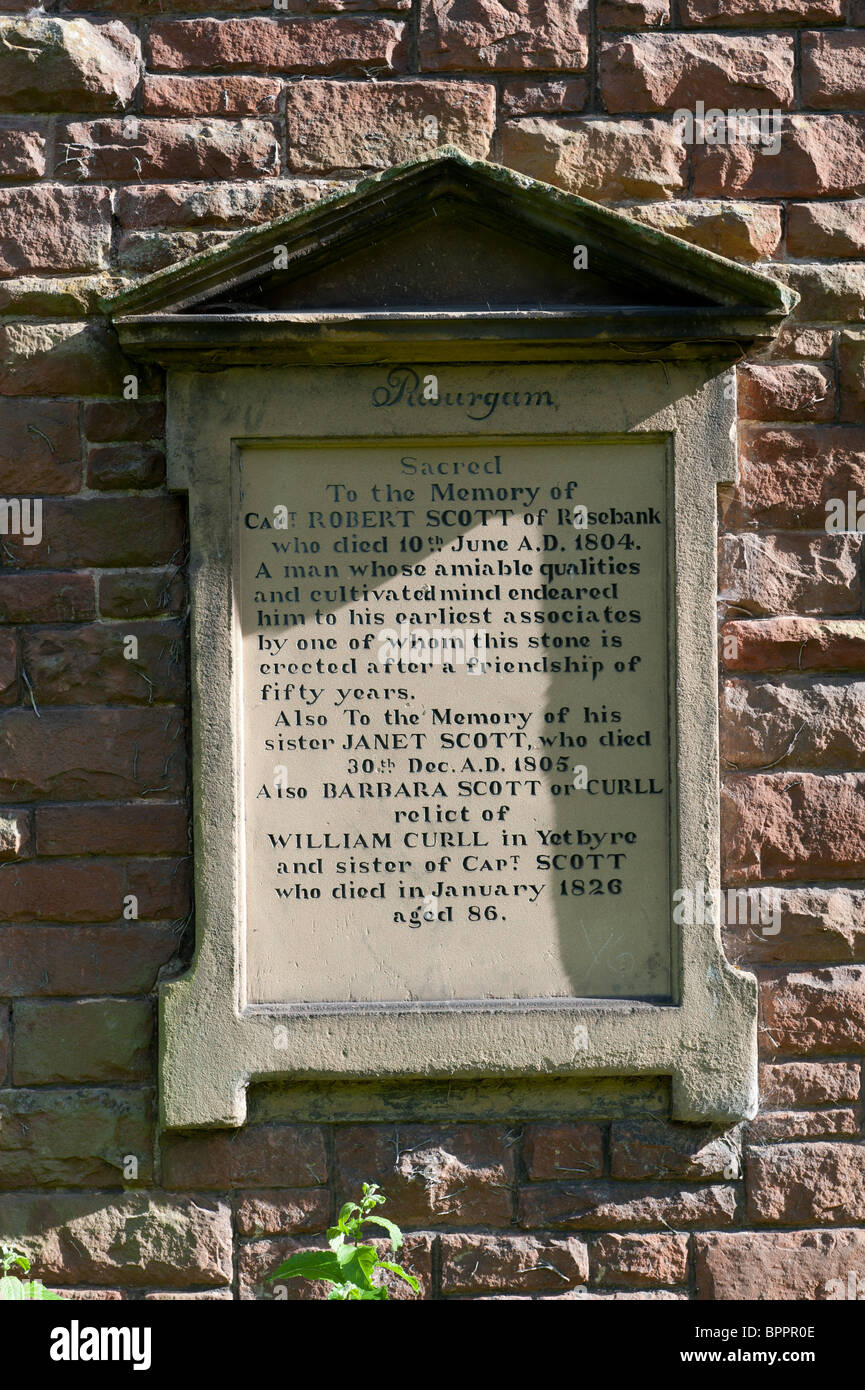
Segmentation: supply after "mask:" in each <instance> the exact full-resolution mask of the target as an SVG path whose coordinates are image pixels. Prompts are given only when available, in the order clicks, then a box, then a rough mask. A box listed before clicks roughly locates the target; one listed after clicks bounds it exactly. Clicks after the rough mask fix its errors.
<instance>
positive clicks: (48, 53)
mask: <svg viewBox="0 0 865 1390" xmlns="http://www.w3.org/2000/svg"><path fill="white" fill-rule="evenodd" d="M140 65H141V48H140V45H139V42H138V39H137V38H136V37H135V35H134V34H133V32H132V30H131V29H129V28H127V26H126V25H125V24H119V23H116V22H112V23H110V24H90V23H89V22H88V21H87V20H86V19H55V18H54V17H53V16H52V17H49V16H48V15H45V14H39V13H38V12H31V13H30V14H28V15H27V16H26V17H25V16H21V15H16V16H14V17H13V16H9V18H0V109H2V110H4V111H80V110H82V108H83V109H84V110H90V111H105V110H113V109H116V108H117V107H122V106H125V105H126V104H127V102H128V101H129V100H130V99H131V97H132V94H133V92H134V91H135V88H136V86H137V84H138V75H139V69H140Z"/></svg>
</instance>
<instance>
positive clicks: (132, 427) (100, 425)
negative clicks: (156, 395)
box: [84, 401, 165, 444]
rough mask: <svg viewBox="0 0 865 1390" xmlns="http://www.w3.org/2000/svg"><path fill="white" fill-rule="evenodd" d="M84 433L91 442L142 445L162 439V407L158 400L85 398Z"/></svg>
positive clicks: (163, 416) (163, 419) (163, 417)
mask: <svg viewBox="0 0 865 1390" xmlns="http://www.w3.org/2000/svg"><path fill="white" fill-rule="evenodd" d="M84 433H85V434H86V436H87V438H88V440H89V441H90V443H91V444H107V443H121V442H122V443H138V444H143V443H146V442H147V441H148V440H152V439H162V438H163V436H164V434H165V406H164V404H163V402H162V401H88V402H87V403H86V404H85V406H84Z"/></svg>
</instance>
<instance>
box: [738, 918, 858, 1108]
mask: <svg viewBox="0 0 865 1390" xmlns="http://www.w3.org/2000/svg"><path fill="white" fill-rule="evenodd" d="M862 911H863V917H862V922H863V927H865V903H863V905H862ZM860 1091H861V1070H860V1067H859V1065H858V1063H856V1062H778V1063H771V1062H763V1063H762V1064H761V1066H760V1099H761V1103H762V1104H763V1105H764V1106H766V1107H767V1108H772V1107H775V1106H777V1107H779V1108H780V1107H785V1106H792V1105H837V1104H838V1103H839V1102H841V1101H858V1099H859V1096H860Z"/></svg>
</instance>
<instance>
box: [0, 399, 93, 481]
mask: <svg viewBox="0 0 865 1390" xmlns="http://www.w3.org/2000/svg"><path fill="white" fill-rule="evenodd" d="M80 486H81V441H80V439H79V434H78V407H77V406H76V405H75V404H74V402H72V401H33V400H24V401H22V400H8V399H7V400H2V399H0V489H2V491H3V493H4V495H6V496H8V495H9V494H10V493H11V494H14V493H25V494H29V493H46V492H77V491H78V489H79V487H80Z"/></svg>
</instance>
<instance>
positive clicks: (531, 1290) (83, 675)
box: [0, 0, 865, 1299]
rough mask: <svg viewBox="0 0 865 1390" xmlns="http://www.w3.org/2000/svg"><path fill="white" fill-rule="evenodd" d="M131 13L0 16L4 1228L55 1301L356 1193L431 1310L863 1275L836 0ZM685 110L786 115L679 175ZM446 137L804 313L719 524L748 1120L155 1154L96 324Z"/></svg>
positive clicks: (598, 1118) (452, 1111) (159, 567)
mask: <svg viewBox="0 0 865 1390" xmlns="http://www.w3.org/2000/svg"><path fill="white" fill-rule="evenodd" d="M178 3H181V0H178ZM170 6H171V0H162V3H157V0H113V2H112V3H108V0H89V3H88V0H59V3H51V2H50V0H49V3H48V4H47V13H46V14H45V15H42V16H40V17H37V18H34V19H32V20H25V18H24V9H23V7H22V6H19V5H16V4H14V3H10V0H0V93H2V95H0V112H2V116H0V178H2V182H0V274H2V277H3V278H2V280H0V315H2V322H0V334H2V344H0V361H2V366H0V397H2V400H0V433H2V444H0V493H2V495H3V496H6V497H10V496H14V495H15V494H23V495H25V496H34V495H39V496H42V497H43V498H44V540H43V543H42V544H41V545H38V546H27V545H25V544H23V543H22V542H21V540H20V539H19V538H18V537H15V536H4V537H0V622H2V623H3V624H4V626H3V627H2V628H0V706H2V709H0V799H2V803H3V804H2V808H0V1119H2V1127H0V1187H2V1188H3V1189H4V1191H3V1192H2V1195H0V1237H2V1238H4V1239H11V1240H14V1241H16V1242H17V1243H18V1244H23V1245H26V1246H27V1247H28V1248H29V1249H30V1250H31V1252H32V1253H33V1255H34V1257H35V1260H36V1272H37V1273H38V1274H39V1275H40V1276H42V1277H43V1278H45V1279H46V1280H47V1281H48V1282H54V1283H55V1284H57V1285H63V1286H65V1287H67V1288H70V1289H78V1290H81V1291H82V1296H86V1297H96V1298H136V1297H140V1296H142V1295H145V1296H147V1297H176V1296H184V1295H185V1296H196V1297H206V1298H232V1297H240V1298H252V1297H258V1296H268V1297H269V1296H270V1295H269V1294H264V1293H263V1291H262V1290H263V1286H262V1279H263V1276H264V1275H265V1274H266V1273H267V1272H268V1271H269V1270H271V1269H272V1268H273V1267H274V1265H275V1264H276V1263H277V1262H278V1260H279V1258H281V1257H282V1256H283V1254H284V1252H285V1251H286V1250H290V1249H293V1248H295V1246H296V1244H297V1242H301V1243H302V1242H305V1241H310V1242H312V1243H313V1244H315V1243H316V1242H317V1240H318V1239H320V1235H321V1232H322V1230H323V1229H324V1227H325V1226H326V1225H327V1224H328V1222H329V1220H330V1219H332V1215H333V1212H334V1208H335V1205H336V1204H337V1203H338V1202H339V1201H340V1199H341V1197H342V1196H343V1195H344V1194H345V1193H347V1192H353V1191H356V1189H357V1187H358V1185H359V1183H360V1182H361V1181H362V1180H374V1179H377V1180H379V1181H380V1182H382V1183H383V1184H384V1186H385V1188H386V1190H387V1192H388V1194H389V1196H390V1205H389V1208H388V1213H389V1215H391V1216H392V1217H394V1218H395V1219H397V1220H398V1221H401V1222H402V1223H403V1224H404V1226H405V1227H406V1229H407V1230H408V1231H409V1232H410V1233H411V1234H410V1235H409V1239H408V1249H409V1253H408V1258H407V1263H408V1264H409V1265H410V1266H411V1267H412V1268H414V1270H415V1271H416V1272H417V1273H418V1275H419V1277H420V1278H421V1279H422V1282H423V1287H424V1292H425V1296H426V1297H428V1298H429V1297H431V1298H440V1297H463V1296H472V1295H474V1296H484V1295H486V1296H489V1295H501V1294H509V1295H517V1294H521V1295H525V1294H537V1295H540V1296H546V1297H573V1296H586V1295H585V1294H582V1293H580V1291H581V1290H584V1289H586V1288H587V1289H588V1291H589V1292H588V1296H590V1297H597V1298H617V1297H626V1298H631V1297H638V1298H645V1297H649V1298H703V1299H707V1298H708V1299H712V1298H716V1299H729V1298H741V1297H752V1296H766V1295H771V1296H775V1297H788V1298H790V1297H792V1298H815V1297H816V1298H823V1297H826V1284H827V1283H828V1282H829V1281H830V1280H832V1279H836V1278H840V1279H842V1280H844V1279H846V1278H847V1277H848V1275H849V1273H850V1271H851V1270H852V1271H857V1272H858V1274H859V1275H860V1276H861V1278H862V1279H863V1280H865V1147H863V1141H862V1129H861V1123H862V1119H861V1103H860V1094H861V1092H860V1083H861V1069H862V1054H863V1052H865V896H863V894H865V887H863V882H865V701H863V692H865V681H863V678H862V673H863V672H865V609H863V588H862V557H861V554H860V550H861V536H859V535H858V534H846V535H830V534H827V533H826V531H825V528H824V519H825V502H826V500H827V499H828V498H830V497H834V496H842V497H846V494H847V492H848V490H853V491H855V492H856V493H857V495H862V494H863V486H865V420H863V409H865V367H863V362H865V337H863V326H862V320H863V318H865V203H863V202H861V201H858V202H857V195H860V194H861V193H862V192H863V191H865V29H863V27H861V26H865V4H863V0H669V3H668V0H591V3H589V0H578V2H577V3H576V4H574V3H573V0H518V2H517V3H515V4H513V5H509V6H508V7H507V8H504V9H503V8H500V7H495V6H487V5H485V4H482V3H481V0H470V2H469V3H466V4H462V5H459V6H454V5H452V3H451V0H392V2H391V3H389V0H320V3H317V0H309V3H305V0H287V5H286V8H285V9H284V10H282V9H278V10H277V9H274V8H271V7H269V6H267V5H265V4H263V3H261V0H236V3H235V4H233V5H228V4H227V3H226V5H225V6H217V5H214V4H212V3H211V4H208V3H205V0H187V3H186V4H185V5H184V6H183V8H182V9H178V10H177V12H176V13H174V12H171V10H170ZM857 26H859V27H857ZM698 99H702V100H704V101H705V102H706V104H707V105H717V106H718V107H720V108H722V109H727V108H728V107H731V106H740V105H744V106H749V107H752V106H761V107H767V108H772V109H778V110H781V111H783V112H784V113H786V114H785V116H784V133H783V143H782V149H781V151H780V153H779V154H777V155H775V156H772V155H769V154H767V153H765V152H760V151H758V150H756V149H755V148H754V147H753V146H738V147H733V148H725V147H717V148H706V147H704V148H687V147H686V146H685V145H684V144H683V143H682V140H681V138H680V136H679V134H678V133H677V130H676V128H675V127H674V123H673V120H672V113H673V112H674V111H675V110H676V109H677V108H681V107H689V106H693V104H694V103H695V101H696V100H698ZM432 118H434V119H432ZM443 142H451V143H455V144H458V145H460V146H461V147H462V148H464V149H465V150H466V151H467V152H469V153H471V154H474V155H477V156H479V157H490V158H493V159H495V160H499V161H500V162H503V163H506V164H508V165H510V166H512V167H514V168H516V169H519V170H522V171H524V172H526V173H528V174H531V175H534V176H537V177H540V178H542V179H546V180H549V181H551V182H553V183H557V184H560V185H561V186H562V187H564V188H566V189H568V190H570V191H574V192H579V193H583V194H586V195H587V196H589V197H593V198H597V199H600V200H602V201H604V202H609V203H612V204H614V205H617V206H624V207H627V208H628V209H629V211H631V212H632V214H633V215H634V216H636V217H639V218H642V219H644V220H646V221H648V222H650V223H651V224H652V225H655V226H658V227H663V228H667V229H668V230H670V231H672V232H674V233H675V234H677V235H680V236H683V237H685V238H687V239H688V240H692V241H695V242H697V243H699V244H700V245H704V246H707V247H710V248H711V249H713V250H717V251H720V252H722V253H723V254H726V255H729V256H733V257H737V258H740V259H741V260H743V261H745V262H748V263H751V264H762V263H765V264H767V265H771V267H772V273H773V274H775V275H777V276H778V277H779V278H781V279H783V280H785V281H786V282H787V283H789V284H791V285H793V286H794V287H795V288H796V289H797V290H798V291H799V293H800V294H801V296H802V299H801V304H800V305H799V307H798V309H797V311H796V313H795V316H794V320H795V321H793V322H791V323H790V326H789V327H788V328H786V329H785V330H784V331H783V333H782V335H781V338H780V340H779V342H778V344H777V345H776V347H775V348H774V349H773V351H772V352H771V353H770V354H767V355H766V356H765V357H764V358H762V359H761V360H754V361H752V362H750V363H748V364H747V365H745V364H743V365H742V367H741V368H740V372H739V377H740V400H741V414H742V420H743V423H742V428H741V445H742V482H741V486H740V487H739V488H738V489H735V490H734V489H729V490H727V491H725V494H724V496H723V497H722V498H721V499H720V528H721V532H722V535H721V554H722V570H721V596H722V600H723V603H722V610H723V612H722V617H723V626H722V631H723V633H724V634H725V635H726V636H735V637H737V638H738V649H737V656H736V659H735V660H732V659H730V660H728V661H727V663H726V673H725V678H724V680H723V688H722V696H721V699H722V752H723V758H724V768H725V772H726V775H725V785H724V790H723V807H722V810H723V826H724V831H723V836H724V848H725V855H726V874H727V881H728V882H729V883H731V884H743V885H750V884H755V883H760V882H766V883H772V884H777V885H780V886H781V892H782V896H783V920H782V925H781V930H780V931H779V932H778V933H777V934H776V935H762V934H760V933H757V932H754V931H752V930H747V929H737V930H735V931H732V932H731V933H730V938H731V939H730V941H729V950H730V953H731V955H732V956H734V957H735V959H737V960H738V961H740V962H741V963H743V964H747V966H748V968H749V969H754V970H756V971H757V973H758V975H759V977H760V980H761V985H762V1025H761V1051H762V1066H761V1085H762V1104H763V1107H764V1109H763V1112H762V1113H761V1115H760V1117H759V1118H758V1119H757V1120H756V1121H754V1122H753V1123H752V1124H751V1125H749V1126H747V1127H745V1128H744V1129H742V1128H737V1129H735V1130H732V1131H728V1132H726V1133H724V1132H720V1131H712V1130H708V1129H695V1128H693V1127H687V1126H677V1125H674V1124H671V1123H670V1122H669V1121H667V1120H666V1119H665V1114H666V1113H667V1109H668V1091H667V1088H666V1086H665V1084H664V1083H661V1082H660V1081H659V1082H657V1083H656V1082H650V1081H646V1080H645V1079H644V1080H642V1081H638V1082H635V1081H630V1082H629V1081H622V1082H613V1081H604V1082H597V1083H586V1082H575V1083H566V1084H564V1085H551V1084H547V1085H546V1087H545V1088H544V1087H543V1086H542V1087H541V1089H540V1090H538V1088H535V1089H534V1090H532V1089H531V1088H530V1087H525V1088H520V1087H519V1086H513V1085H509V1086H507V1087H501V1086H500V1087H496V1086H495V1085H493V1084H491V1083H485V1084H479V1085H477V1086H470V1085H468V1084H467V1083H461V1084H460V1085H458V1086H457V1085H455V1086H454V1087H453V1088H452V1089H447V1088H442V1087H441V1086H434V1085H426V1086H416V1087H411V1086H403V1087H394V1086H392V1085H391V1086H390V1087H386V1088H382V1089H381V1092H380V1093H377V1094H370V1093H369V1088H368V1087H367V1088H366V1091H364V1088H362V1087H354V1088H352V1087H350V1086H347V1085H345V1084H338V1083H335V1084H333V1085H332V1086H330V1087H328V1086H326V1085H323V1084H322V1085H320V1086H318V1087H310V1086H307V1087H295V1088H291V1087H287V1088H284V1089H282V1090H280V1088H278V1087H277V1088H270V1089H265V1088H263V1089H262V1090H261V1092H260V1093H256V1095H255V1096H254V1097H253V1098H252V1104H251V1117H252V1119H251V1124H250V1126H249V1127H248V1128H247V1129H246V1130H245V1131H243V1132H241V1133H238V1134H230V1135H227V1134H212V1135H205V1136H200V1135H194V1136H193V1135H190V1136H176V1137H173V1138H171V1139H163V1140H161V1141H160V1139H159V1136H158V1132H157V1129H156V1128H155V1125H154V1113H153V1112H154V1104H153V1103H154V1082H155V1037H154V999H155V990H156V984H157V980H158V978H159V977H160V974H162V977H163V978H164V976H165V974H166V972H168V973H170V972H177V971H179V970H182V969H183V968H184V966H185V961H186V960H187V959H188V955H189V949H190V935H191V930H192V925H191V924H192V917H191V899H190V886H189V884H190V873H189V870H190V858H189V848H188V829H187V824H188V815H187V809H188V807H187V791H188V780H187V774H188V766H187V696H186V689H187V687H186V665H185V663H186V647H185V631H184V614H185V605H186V590H185V582H184V557H185V530H184V526H185V523H184V510H183V506H182V504H181V502H179V501H178V500H177V499H175V498H172V497H170V496H169V495H168V494H167V492H166V490H165V486H164V458H163V452H162V446H161V442H160V439H161V435H162V431H163V408H162V404H161V398H160V392H161V383H160V381H159V379H158V377H157V376H156V375H152V376H151V375H148V374H147V373H146V372H144V371H143V370H142V368H141V367H140V366H136V365H135V364H133V363H130V362H128V361H124V360H123V358H122V357H121V356H120V354H119V353H118V350H117V347H116V344H115V343H114V341H113V340H112V337H111V334H110V332H109V331H107V329H106V327H105V325H104V323H103V321H102V320H101V319H100V317H99V313H98V308H97V300H98V296H99V295H101V294H105V293H106V292H108V291H110V290H111V288H112V287H116V286H119V285H120V284H121V283H124V282H126V281H128V280H129V278H130V277H135V276H137V275H140V274H142V273H144V272H147V271H150V270H153V269H155V268H158V267H161V266H164V265H168V264H171V263H173V262H174V261H175V260H177V259H178V258H181V257H183V256H185V255H188V254H190V253H192V252H194V251H196V250H199V249H202V248H204V247H208V246H213V245H218V244H220V243H222V242H223V241H224V240H225V239H226V238H228V237H230V236H231V235H232V233H233V232H234V231H237V230H238V229H242V228H245V227H248V226H249V225H251V224H252V223H256V222H261V221H266V220H268V219H270V218H271V217H273V216H276V215H278V214H280V213H282V212H285V211H287V210H290V209H292V208H296V207H300V206H302V205H303V204H304V203H305V202H306V201H308V200H309V199H313V198H317V197H319V196H321V195H322V193H324V192H327V191H330V190H332V189H333V188H334V187H336V186H338V185H339V184H340V183H342V182H345V181H347V180H351V179H352V178H354V177H356V176H358V175H359V174H360V173H362V172H364V171H368V170H371V169H379V168H383V167H386V166H388V165H390V164H393V163H397V162H399V161H400V160H403V159H405V158H408V157H411V156H413V155H416V154H419V153H421V152H422V151H423V150H425V149H428V148H430V147H432V146H433V145H435V144H437V143H443ZM131 372H135V373H136V374H137V375H138V378H139V398H138V400H134V401H129V400H124V378H125V377H126V376H127V375H128V374H129V373H131ZM128 635H135V636H136V637H137V638H138V642H139V654H138V658H137V660H133V661H129V660H127V659H125V657H124V653H123V640H124V638H125V637H126V636H128ZM130 897H134V898H135V899H137V904H138V915H137V917H135V916H133V915H131V912H130V908H129V902H130ZM124 913H126V915H124ZM361 1092H363V1094H361ZM383 1116H386V1117H387V1122H382V1117H383ZM860 1287H863V1286H860ZM181 1291H183V1292H181ZM308 1293H309V1291H308V1290H307V1291H306V1292H304V1289H303V1288H301V1287H295V1286H292V1287H291V1288H290V1289H289V1290H288V1295H289V1296H290V1297H298V1296H308Z"/></svg>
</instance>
